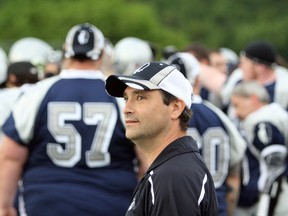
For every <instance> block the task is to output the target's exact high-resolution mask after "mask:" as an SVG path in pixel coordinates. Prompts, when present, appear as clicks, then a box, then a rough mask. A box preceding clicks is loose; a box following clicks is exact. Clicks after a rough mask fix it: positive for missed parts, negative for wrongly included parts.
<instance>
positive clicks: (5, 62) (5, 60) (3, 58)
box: [0, 47, 8, 84]
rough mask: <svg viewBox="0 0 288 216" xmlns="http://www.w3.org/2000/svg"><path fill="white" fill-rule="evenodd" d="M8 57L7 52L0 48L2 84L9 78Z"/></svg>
mask: <svg viewBox="0 0 288 216" xmlns="http://www.w3.org/2000/svg"><path fill="white" fill-rule="evenodd" d="M7 67H8V57H7V54H6V53H5V51H4V50H3V49H2V48H1V47H0V84H1V83H3V82H5V81H6V78H7Z"/></svg>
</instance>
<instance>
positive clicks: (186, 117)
mask: <svg viewBox="0 0 288 216" xmlns="http://www.w3.org/2000/svg"><path fill="white" fill-rule="evenodd" d="M162 96H163V102H164V104H165V105H169V104H170V103H171V102H172V101H174V100H178V98H176V97H175V96H174V95H172V94H170V93H168V92H166V91H163V90H162ZM191 117H192V110H191V109H189V108H188V107H187V106H185V109H184V110H183V112H182V113H181V115H180V116H179V119H180V127H181V129H182V130H183V131H187V129H188V127H189V121H190V119H191Z"/></svg>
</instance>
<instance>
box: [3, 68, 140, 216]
mask: <svg viewBox="0 0 288 216" xmlns="http://www.w3.org/2000/svg"><path fill="white" fill-rule="evenodd" d="M104 85H105V77H104V76H103V75H102V73H101V72H100V71H77V70H63V71H62V72H61V74H60V75H59V76H55V77H51V78H47V79H45V80H42V81H40V82H39V83H37V84H36V85H35V86H34V87H31V88H30V89H29V90H28V91H26V92H25V94H23V96H21V98H20V99H19V100H18V102H17V104H16V106H15V107H14V109H13V112H12V115H10V117H9V118H8V119H7V121H6V122H5V124H4V125H3V131H4V133H5V134H6V135H7V136H9V137H11V138H12V139H13V140H15V141H16V142H18V143H19V144H21V145H23V146H26V147H27V148H28V149H29V157H28V161H27V163H26V165H25V168H24V172H23V175H22V188H21V194H20V201H19V203H20V206H21V207H20V210H19V211H20V212H21V211H22V212H26V214H27V215H28V216H29V215H41V216H46V215H47V216H48V215H49V216H51V215H53V216H63V215H81V216H86V215H87V216H88V215H91V216H92V215H93V216H95V215H97V216H115V215H125V212H126V210H127V208H128V206H129V204H130V198H131V196H132V193H133V190H134V188H135V187H136V184H137V178H136V175H135V172H134V162H135V154H134V144H132V143H131V142H130V141H129V140H128V139H127V138H126V137H125V128H124V125H123V122H122V121H121V118H120V111H119V106H118V103H117V102H116V100H115V98H113V97H111V96H109V95H108V94H107V93H106V91H105V87H104Z"/></svg>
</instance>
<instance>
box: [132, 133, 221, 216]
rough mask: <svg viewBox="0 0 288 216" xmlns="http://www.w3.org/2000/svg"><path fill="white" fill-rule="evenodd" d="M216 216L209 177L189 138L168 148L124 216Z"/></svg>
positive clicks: (141, 183) (157, 160)
mask: <svg viewBox="0 0 288 216" xmlns="http://www.w3.org/2000/svg"><path fill="white" fill-rule="evenodd" d="M136 215H137V216H170V215H171V216H177V215H179V216H186V215H187V216H188V215H189V216H197V215H205V216H212V215H213V216H216V215H218V204H217V198H216V193H215V188H214V183H213V180H212V177H211V175H210V173H209V171H208V168H207V167H206V165H205V163H204V161H203V159H202V156H201V155H200V153H199V150H198V147H197V144H196V142H195V141H194V140H193V139H192V138H191V137H190V136H185V137H182V138H179V139H177V140H175V141H174V142H172V143H171V144H170V145H168V146H167V147H166V148H165V149H164V150H163V151H162V152H161V154H160V155H159V156H158V157H157V158H156V160H155V161H154V162H153V163H152V165H151V166H150V167H149V169H148V171H147V172H146V174H145V176H144V177H143V178H142V180H141V181H140V182H139V184H138V185H137V187H136V189H135V191H134V194H133V197H132V203H131V205H130V207H129V209H128V211H127V213H126V216H136Z"/></svg>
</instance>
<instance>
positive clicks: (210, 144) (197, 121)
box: [188, 96, 245, 215]
mask: <svg viewBox="0 0 288 216" xmlns="http://www.w3.org/2000/svg"><path fill="white" fill-rule="evenodd" d="M191 109H192V113H193V115H192V118H191V120H190V122H189V129H188V132H189V134H190V135H191V136H192V137H193V138H194V139H195V140H196V141H197V143H198V145H199V148H200V152H201V154H202V156H203V158H204V161H205V163H206V164H207V167H208V169H209V170H210V173H211V175H212V177H213V181H214V184H215V188H216V192H217V198H218V204H219V215H226V214H227V206H226V205H227V204H226V199H225V197H226V193H227V191H228V190H229V189H228V187H227V185H226V183H225V181H226V179H227V177H228V172H229V168H230V166H233V165H234V164H237V163H238V162H239V161H240V160H241V159H242V157H243V155H244V151H245V143H244V140H243V139H242V138H241V136H240V134H239V133H238V132H237V131H236V128H235V126H234V125H233V124H232V122H231V121H230V120H229V119H228V117H227V116H226V115H225V114H224V113H223V112H222V111H221V110H220V109H218V108H217V107H215V106H213V104H211V103H209V102H207V101H203V100H202V99H201V98H200V97H198V96H195V97H194V98H193V103H192V106H191ZM237 145H239V146H237ZM237 154H238V155H237Z"/></svg>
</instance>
